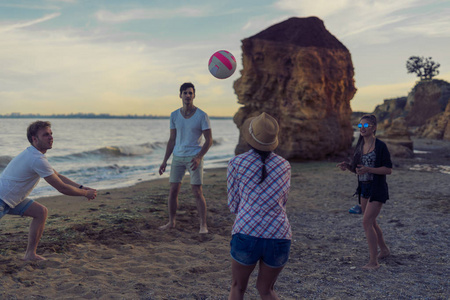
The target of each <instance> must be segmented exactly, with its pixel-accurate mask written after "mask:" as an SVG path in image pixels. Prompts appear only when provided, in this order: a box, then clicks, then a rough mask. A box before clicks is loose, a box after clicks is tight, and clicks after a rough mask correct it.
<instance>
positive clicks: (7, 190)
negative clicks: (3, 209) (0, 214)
mask: <svg viewBox="0 0 450 300" xmlns="http://www.w3.org/2000/svg"><path fill="white" fill-rule="evenodd" d="M53 173H54V170H53V168H52V167H51V166H50V164H49V163H48V160H47V158H46V157H45V155H44V154H42V153H41V152H40V151H39V150H37V149H36V148H34V147H33V146H30V147H28V148H27V149H25V150H24V151H23V152H22V153H20V154H19V155H17V156H16V157H15V158H13V160H11V161H10V162H9V164H8V166H6V168H5V170H3V172H2V174H1V175H0V199H2V200H3V201H4V202H5V203H6V204H8V206H9V207H11V208H14V207H15V206H16V205H18V204H19V203H20V202H22V201H23V200H24V199H25V198H26V197H27V196H28V195H29V194H30V193H31V191H32V190H33V189H34V187H35V186H36V185H37V184H38V182H39V179H40V178H41V177H42V178H44V177H47V176H50V175H52V174H53Z"/></svg>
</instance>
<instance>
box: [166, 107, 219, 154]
mask: <svg viewBox="0 0 450 300" xmlns="http://www.w3.org/2000/svg"><path fill="white" fill-rule="evenodd" d="M170 129H176V130H177V137H176V140H175V148H174V149H173V155H175V156H195V155H197V154H198V153H199V152H200V150H201V149H202V146H203V143H204V141H203V130H207V129H211V124H210V121H209V118H208V115H207V114H206V113H205V112H204V111H202V110H201V109H200V108H198V107H197V110H196V111H195V113H194V115H192V117H190V118H189V119H185V118H184V117H183V115H182V114H181V108H180V109H177V110H176V111H174V112H172V113H171V114H170Z"/></svg>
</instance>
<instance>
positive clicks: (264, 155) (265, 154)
mask: <svg viewBox="0 0 450 300" xmlns="http://www.w3.org/2000/svg"><path fill="white" fill-rule="evenodd" d="M253 150H255V152H256V153H258V154H259V156H260V157H261V161H262V163H263V167H262V176H261V180H260V181H259V182H258V184H261V183H263V182H264V179H266V177H267V170H266V159H267V158H268V157H269V156H270V154H271V153H272V151H261V150H258V149H255V148H253Z"/></svg>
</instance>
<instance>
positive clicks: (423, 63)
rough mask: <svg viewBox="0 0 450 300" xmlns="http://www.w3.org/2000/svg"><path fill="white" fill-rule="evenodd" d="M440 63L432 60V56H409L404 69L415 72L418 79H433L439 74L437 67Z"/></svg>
mask: <svg viewBox="0 0 450 300" xmlns="http://www.w3.org/2000/svg"><path fill="white" fill-rule="evenodd" d="M440 66H441V65H440V64H439V63H436V62H434V61H433V60H432V57H428V58H425V57H423V56H422V57H419V56H411V57H410V58H409V59H408V60H407V61H406V70H408V73H415V74H416V75H417V77H420V80H424V79H433V77H434V76H436V75H438V74H439V71H438V68H439V67H440Z"/></svg>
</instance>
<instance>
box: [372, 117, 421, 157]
mask: <svg viewBox="0 0 450 300" xmlns="http://www.w3.org/2000/svg"><path fill="white" fill-rule="evenodd" d="M377 137H379V138H381V139H382V140H383V141H384V142H386V144H387V146H388V149H389V152H390V153H391V155H392V156H394V157H404V158H411V157H413V156H414V152H413V150H414V149H413V141H412V140H411V136H410V133H409V131H408V126H407V125H406V121H405V118H402V117H398V118H396V119H394V120H392V122H391V123H389V124H388V125H386V126H385V130H384V132H383V133H382V134H380V135H377Z"/></svg>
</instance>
